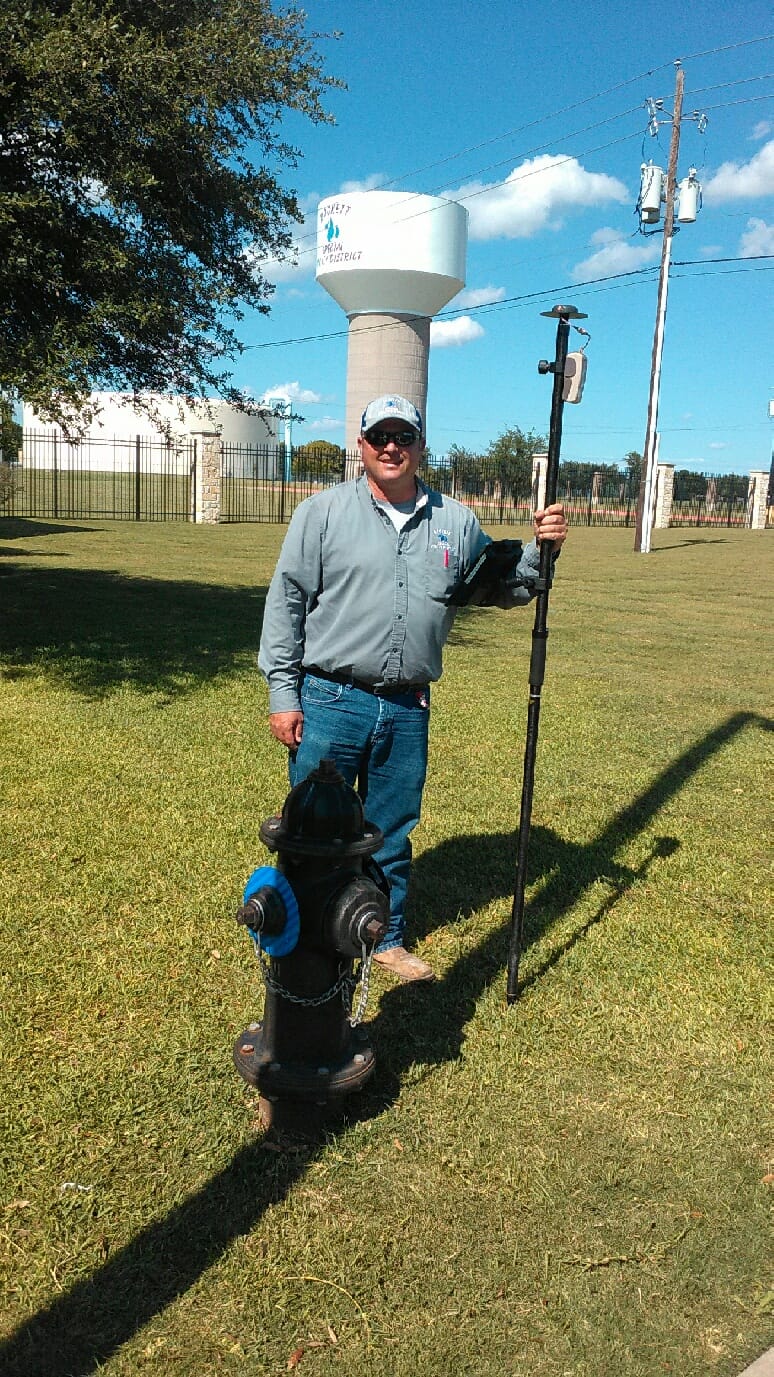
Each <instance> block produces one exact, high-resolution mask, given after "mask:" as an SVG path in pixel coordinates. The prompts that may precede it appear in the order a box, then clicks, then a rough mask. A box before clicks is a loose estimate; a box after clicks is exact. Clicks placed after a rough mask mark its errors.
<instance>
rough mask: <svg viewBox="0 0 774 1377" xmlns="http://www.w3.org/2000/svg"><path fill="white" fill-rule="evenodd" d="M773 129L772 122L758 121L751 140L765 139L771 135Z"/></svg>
mask: <svg viewBox="0 0 774 1377" xmlns="http://www.w3.org/2000/svg"><path fill="white" fill-rule="evenodd" d="M772 129H774V125H772V123H771V120H758V123H757V124H756V126H755V128H754V129H753V131H752V134H751V135H750V138H751V139H765V138H767V137H768V135H769V134H770V133H771V131H772Z"/></svg>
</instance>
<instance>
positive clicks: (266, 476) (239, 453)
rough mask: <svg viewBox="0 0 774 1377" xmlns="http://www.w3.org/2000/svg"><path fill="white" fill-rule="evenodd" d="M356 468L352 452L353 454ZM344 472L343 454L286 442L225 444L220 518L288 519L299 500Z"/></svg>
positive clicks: (248, 519) (281, 520)
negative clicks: (290, 446) (296, 447)
mask: <svg viewBox="0 0 774 1377" xmlns="http://www.w3.org/2000/svg"><path fill="white" fill-rule="evenodd" d="M354 458H355V460H357V464H358V467H359V460H358V459H357V455H355V456H354ZM345 476H346V458H345V457H344V456H341V455H339V454H336V455H334V456H333V457H332V456H331V455H330V453H329V452H327V451H322V452H320V453H317V454H316V453H314V451H313V450H312V447H310V446H306V445H305V446H304V447H303V449H302V450H301V451H297V450H289V449H288V448H287V447H286V446H285V445H239V444H224V445H222V446H221V452H220V519H221V521H269V522H280V523H284V522H286V521H289V520H290V518H291V516H292V515H293V512H294V511H295V509H296V507H297V506H298V504H299V502H303V500H304V498H305V497H310V496H311V495H312V493H315V492H320V491H321V490H322V489H323V488H329V487H331V486H332V485H333V484H335V483H341V481H342V480H343V478H344V477H345Z"/></svg>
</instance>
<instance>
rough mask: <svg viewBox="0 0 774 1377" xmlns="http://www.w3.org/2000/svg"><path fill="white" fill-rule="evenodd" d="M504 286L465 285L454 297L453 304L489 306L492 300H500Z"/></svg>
mask: <svg viewBox="0 0 774 1377" xmlns="http://www.w3.org/2000/svg"><path fill="white" fill-rule="evenodd" d="M504 297H505V288H504V287H465V288H464V289H463V291H461V292H460V294H459V296H456V297H455V298H454V304H455V306H489V305H490V304H491V303H492V302H493V301H502V300H503V299H504Z"/></svg>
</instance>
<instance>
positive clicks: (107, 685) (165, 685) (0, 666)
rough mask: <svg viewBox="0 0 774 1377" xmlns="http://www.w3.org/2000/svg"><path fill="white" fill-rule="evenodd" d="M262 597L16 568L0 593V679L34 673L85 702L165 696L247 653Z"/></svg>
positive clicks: (253, 645) (203, 586) (93, 573)
mask: <svg viewBox="0 0 774 1377" xmlns="http://www.w3.org/2000/svg"><path fill="white" fill-rule="evenodd" d="M264 597H265V589H263V588H241V587H240V588H225V587H221V586H219V585H216V584H207V583H193V582H192V583H188V582H180V581H174V580H163V579H144V578H136V577H131V576H128V575H122V574H116V573H108V572H105V571H104V570H94V569H89V570H74V569H62V568H54V569H50V570H49V569H41V568H30V569H26V568H19V567H17V568H15V569H12V570H11V571H10V572H9V577H8V579H7V580H6V581H5V583H4V588H3V604H4V605H3V620H2V628H1V629H0V674H1V675H2V676H3V677H5V678H7V679H19V678H23V677H24V676H25V675H27V674H31V673H33V672H34V673H36V674H40V673H41V672H43V673H44V674H45V675H46V676H47V677H48V678H50V679H52V680H53V681H54V682H56V683H61V684H63V685H64V686H66V687H67V688H70V689H74V690H75V691H76V692H78V693H81V694H83V695H84V697H86V698H104V697H106V696H107V695H108V694H110V693H112V692H114V691H115V690H116V689H118V688H120V687H121V686H122V685H124V684H129V685H131V686H132V687H133V688H136V689H140V690H142V691H144V692H148V693H151V692H152V693H161V694H163V695H164V696H165V697H166V698H167V699H172V698H174V697H176V696H178V695H179V694H181V693H185V692H188V691H190V689H191V688H193V687H196V686H197V685H198V684H200V683H202V682H205V681H207V680H210V679H213V678H215V677H216V676H218V675H221V674H224V673H228V672H229V671H230V670H232V669H233V667H234V661H235V658H236V657H237V656H239V655H244V654H252V653H254V651H255V650H256V649H257V647H258V639H259V635H260V626H261V617H262V614H263V602H264Z"/></svg>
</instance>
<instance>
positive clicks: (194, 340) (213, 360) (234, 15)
mask: <svg viewBox="0 0 774 1377" xmlns="http://www.w3.org/2000/svg"><path fill="white" fill-rule="evenodd" d="M304 19H305V17H304V15H303V13H302V12H297V11H290V12H285V13H274V12H273V11H272V8H271V4H270V0H216V2H215V3H213V0H185V3H181V0H107V3H105V0H48V3H43V4H38V3H35V4H29V3H28V0H4V4H3V6H2V13H0V131H2V132H0V284H1V285H2V292H1V293H0V313H1V316H0V318H1V319H2V332H1V334H0V387H1V388H2V389H3V390H4V391H6V392H9V391H11V390H12V391H14V392H16V393H17V394H18V395H20V396H23V397H24V398H25V399H26V400H27V401H29V402H31V403H32V404H33V405H34V406H35V407H36V409H37V410H38V411H39V412H41V414H43V415H44V416H46V417H47V418H49V419H59V420H64V421H65V422H67V420H68V419H71V418H72V415H73V412H74V410H77V409H78V408H80V406H81V404H82V403H83V400H84V398H85V396H87V395H88V393H89V392H90V391H91V390H92V388H97V387H102V388H107V389H111V390H112V389H115V390H119V389H130V390H132V391H137V392H140V391H174V392H179V393H182V394H184V395H187V396H192V395H202V394H203V393H206V392H207V391H211V390H213V389H214V390H215V391H219V392H221V394H222V395H224V396H227V397H229V399H230V400H232V401H233V400H236V399H237V394H236V393H235V392H234V390H233V389H231V388H229V386H228V376H229V374H228V359H229V358H230V357H233V355H234V353H235V352H236V351H237V350H238V348H239V345H238V341H237V337H236V335H235V332H234V324H235V322H236V321H238V320H239V319H240V318H241V316H242V314H243V311H244V308H245V307H246V306H249V307H253V308H256V309H257V310H259V311H266V310H267V309H268V306H267V298H268V296H269V295H270V293H271V290H272V288H271V286H270V284H269V283H268V282H267V281H266V279H265V277H264V275H263V274H262V272H261V267H260V264H261V261H262V260H264V259H265V258H267V257H271V256H273V257H277V256H280V257H281V256H282V255H283V253H286V252H287V250H288V248H289V245H290V230H291V228H292V224H293V221H294V220H297V219H299V218H300V217H299V212H298V207H297V203H296V200H295V197H294V196H293V194H292V192H291V191H289V190H287V189H285V188H284V187H283V186H282V184H281V178H282V177H283V176H284V175H285V174H286V172H287V169H288V167H292V166H294V165H295V161H296V157H297V151H296V150H294V149H292V148H290V147H289V146H287V145H286V144H285V143H284V142H283V141H282V139H281V137H280V120H281V117H282V115H283V112H284V111H298V112H301V113H302V114H304V115H306V116H308V117H309V118H311V119H312V120H314V121H318V120H321V119H325V118H326V116H325V115H324V112H323V110H322V106H321V103H320V102H321V97H322V94H323V91H324V88H325V87H326V86H328V85H331V84H335V83H333V82H332V81H331V80H330V79H329V78H327V77H326V76H325V75H324V74H323V72H322V69H321V64H320V60H319V58H318V55H317V53H316V51H315V50H314V48H313V43H312V38H310V37H307V36H306V35H305V33H304V28H303V25H304ZM312 37H314V36H312Z"/></svg>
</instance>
